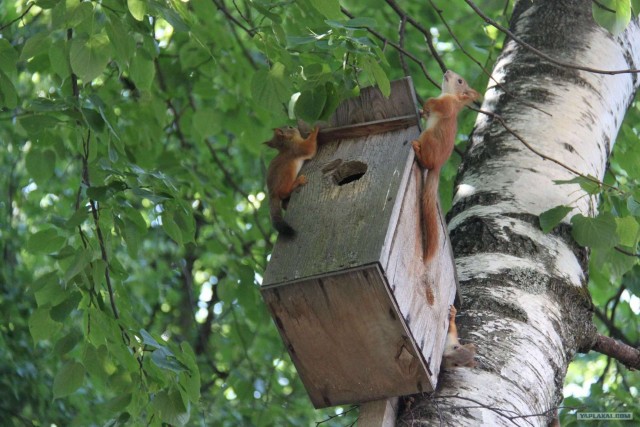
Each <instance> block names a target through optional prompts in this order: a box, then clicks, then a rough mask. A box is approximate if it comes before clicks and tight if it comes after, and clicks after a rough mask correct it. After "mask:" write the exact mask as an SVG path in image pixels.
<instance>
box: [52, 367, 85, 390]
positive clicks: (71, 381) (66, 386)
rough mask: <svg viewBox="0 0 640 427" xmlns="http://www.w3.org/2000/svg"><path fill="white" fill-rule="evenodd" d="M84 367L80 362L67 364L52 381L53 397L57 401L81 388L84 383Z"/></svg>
mask: <svg viewBox="0 0 640 427" xmlns="http://www.w3.org/2000/svg"><path fill="white" fill-rule="evenodd" d="M84 373H85V370H84V366H83V365H82V363H80V362H75V361H71V362H67V363H65V364H64V365H63V366H62V368H61V369H60V370H59V371H58V373H57V374H56V377H55V378H54V380H53V397H54V398H55V399H59V398H61V397H65V396H68V395H70V394H71V393H73V392H74V391H76V390H78V389H79V388H80V387H82V383H83V382H84Z"/></svg>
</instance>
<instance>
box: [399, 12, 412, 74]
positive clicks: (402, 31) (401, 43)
mask: <svg viewBox="0 0 640 427" xmlns="http://www.w3.org/2000/svg"><path fill="white" fill-rule="evenodd" d="M406 28H407V18H406V17H405V16H403V17H402V19H401V20H400V28H398V36H399V38H398V45H399V46H400V47H401V48H402V49H404V35H405V30H406ZM398 59H400V65H401V66H402V71H403V73H404V75H405V77H408V76H410V75H411V73H409V67H408V66H407V61H406V60H405V59H404V55H403V54H402V53H399V54H398Z"/></svg>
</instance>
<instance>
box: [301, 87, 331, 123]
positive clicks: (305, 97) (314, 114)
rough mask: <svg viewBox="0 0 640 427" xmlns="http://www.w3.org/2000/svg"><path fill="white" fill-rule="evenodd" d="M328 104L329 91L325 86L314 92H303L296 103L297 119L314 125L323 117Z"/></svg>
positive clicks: (314, 89) (316, 88) (315, 89)
mask: <svg viewBox="0 0 640 427" xmlns="http://www.w3.org/2000/svg"><path fill="white" fill-rule="evenodd" d="M326 102H327V90H326V88H325V86H324V85H321V86H316V87H315V88H313V90H305V91H303V92H302V93H301V94H300V96H299V97H298V100H297V101H296V104H295V107H294V112H295V115H296V117H298V118H301V119H303V120H305V121H307V122H309V123H313V122H315V121H316V120H318V118H319V117H320V116H321V115H322V111H323V110H324V106H325V104H326Z"/></svg>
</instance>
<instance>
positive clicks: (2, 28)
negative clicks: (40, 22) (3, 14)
mask: <svg viewBox="0 0 640 427" xmlns="http://www.w3.org/2000/svg"><path fill="white" fill-rule="evenodd" d="M34 4H35V3H31V4H29V6H27V8H26V9H25V10H24V12H22V14H21V15H20V16H18V17H17V18H16V19H14V20H13V21H11V22H8V23H6V24H4V25H3V26H1V27H0V31H2V30H4V29H5V28H9V27H10V26H12V25H13V24H15V23H16V22H18V21H19V20H21V19H22V18H24V17H25V15H26V14H27V13H29V11H30V10H31V8H32V7H33V6H34Z"/></svg>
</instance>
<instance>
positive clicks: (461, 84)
mask: <svg viewBox="0 0 640 427" xmlns="http://www.w3.org/2000/svg"><path fill="white" fill-rule="evenodd" d="M442 93H443V94H444V93H446V94H449V95H458V96H459V97H461V98H462V99H463V100H464V101H467V102H473V101H475V100H476V99H480V94H479V93H478V92H477V91H475V90H474V89H472V88H471V87H469V85H468V84H467V82H466V80H465V79H463V78H462V77H461V76H460V75H459V74H457V73H455V72H453V71H451V70H447V71H446V72H445V73H444V76H443V77H442Z"/></svg>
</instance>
